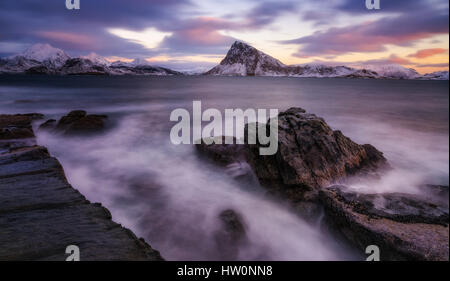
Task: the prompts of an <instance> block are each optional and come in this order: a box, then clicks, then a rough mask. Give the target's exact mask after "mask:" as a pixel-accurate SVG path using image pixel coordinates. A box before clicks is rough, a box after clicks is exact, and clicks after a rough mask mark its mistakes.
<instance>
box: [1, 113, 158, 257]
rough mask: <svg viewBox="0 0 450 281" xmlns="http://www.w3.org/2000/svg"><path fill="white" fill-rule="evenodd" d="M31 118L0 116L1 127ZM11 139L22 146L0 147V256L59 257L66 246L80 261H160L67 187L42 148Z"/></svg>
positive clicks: (107, 215) (56, 164) (54, 161)
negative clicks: (71, 247) (74, 249)
mask: <svg viewBox="0 0 450 281" xmlns="http://www.w3.org/2000/svg"><path fill="white" fill-rule="evenodd" d="M31 118H32V116H25V115H0V125H1V126H2V127H5V126H6V127H8V126H25V127H27V126H30V120H31ZM31 132H32V130H31ZM9 142H10V143H17V142H19V143H20V144H10V146H9V147H8V148H7V149H6V150H5V151H0V245H1V249H0V260H60V261H63V260H65V258H66V257H67V256H68V255H67V254H66V252H65V249H66V247H67V246H69V245H76V246H78V247H79V249H80V254H81V256H80V258H81V260H84V261H87V260H163V259H162V257H161V256H160V254H159V252H158V251H156V250H154V249H152V248H151V247H150V245H148V244H147V243H146V242H145V241H144V240H143V239H138V238H137V237H136V236H135V235H134V234H133V233H132V232H131V231H130V230H129V229H127V228H124V227H122V226H121V225H120V224H117V223H115V222H113V221H112V219H111V214H110V212H109V211H108V210H107V209H106V208H104V207H102V206H101V204H99V203H94V204H92V203H91V202H89V201H88V200H86V198H85V197H84V196H83V195H81V194H80V193H79V192H78V191H77V190H76V189H74V188H73V187H72V186H70V184H69V183H68V182H67V179H66V177H65V175H64V170H63V169H62V167H61V164H60V163H59V161H58V160H57V159H56V158H54V157H51V156H50V154H49V152H48V150H47V149H46V148H45V147H42V146H24V142H22V140H17V139H13V140H9Z"/></svg>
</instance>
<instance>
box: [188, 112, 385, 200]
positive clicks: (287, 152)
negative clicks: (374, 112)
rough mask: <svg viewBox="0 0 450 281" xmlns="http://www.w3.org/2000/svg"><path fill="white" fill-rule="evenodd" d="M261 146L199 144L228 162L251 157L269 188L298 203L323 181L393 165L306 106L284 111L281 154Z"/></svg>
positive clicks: (370, 173) (280, 118)
mask: <svg viewBox="0 0 450 281" xmlns="http://www.w3.org/2000/svg"><path fill="white" fill-rule="evenodd" d="M247 130H248V127H247V128H246V132H247ZM259 148H260V145H259V144H245V145H237V144H210V145H207V144H205V143H202V144H199V145H197V150H198V151H199V152H200V153H201V154H203V155H207V156H209V157H212V158H213V159H215V160H216V161H218V162H220V163H222V164H231V163H233V162H241V161H247V162H248V163H249V164H250V166H251V167H252V170H253V172H254V174H255V175H256V177H257V178H258V180H259V182H260V183H261V184H262V185H263V186H264V187H266V188H267V189H268V190H269V192H271V193H273V194H277V195H282V196H286V197H287V198H288V199H289V200H290V201H291V202H294V203H295V204H297V203H298V202H300V201H303V202H305V201H308V202H313V201H315V200H316V199H317V195H318V190H319V189H320V188H321V187H324V186H328V185H330V184H332V183H335V182H340V181H344V180H345V179H347V178H348V177H350V176H355V175H364V176H377V173H378V172H379V170H380V169H382V168H388V167H389V165H388V163H387V161H386V159H385V158H384V156H383V153H381V152H380V151H378V150H377V149H376V148H375V147H373V146H372V145H370V144H365V145H359V144H357V143H355V142H353V141H352V140H351V139H349V138H348V137H346V136H344V135H343V134H342V133H341V132H340V131H333V130H332V129H331V128H330V127H329V126H328V124H327V123H326V122H325V121H324V120H323V119H322V118H320V117H317V116H316V115H314V114H310V113H306V111H305V110H304V109H301V108H291V109H288V110H287V111H285V112H281V113H280V114H279V115H278V151H277V153H276V154H275V155H260V154H259ZM304 205H305V204H304Z"/></svg>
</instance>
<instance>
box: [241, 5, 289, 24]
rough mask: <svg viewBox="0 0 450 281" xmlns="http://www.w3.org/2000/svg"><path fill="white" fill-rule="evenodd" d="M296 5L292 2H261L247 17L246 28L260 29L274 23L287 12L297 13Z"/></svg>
mask: <svg viewBox="0 0 450 281" xmlns="http://www.w3.org/2000/svg"><path fill="white" fill-rule="evenodd" d="M296 9H297V6H296V4H294V3H293V2H291V1H283V2H282V1H273V2H261V3H259V4H258V5H257V6H256V7H255V8H253V9H252V10H251V11H250V12H248V13H247V14H246V16H245V18H246V19H247V22H246V23H245V24H244V26H245V27H250V28H260V27H263V26H265V25H268V24H270V23H272V22H273V21H274V20H275V19H276V18H277V17H278V16H280V15H281V14H283V13H287V12H295V11H296Z"/></svg>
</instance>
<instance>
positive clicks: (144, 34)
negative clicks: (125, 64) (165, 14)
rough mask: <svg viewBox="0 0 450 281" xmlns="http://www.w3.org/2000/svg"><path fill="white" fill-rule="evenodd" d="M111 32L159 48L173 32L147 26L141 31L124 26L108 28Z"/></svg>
mask: <svg viewBox="0 0 450 281" xmlns="http://www.w3.org/2000/svg"><path fill="white" fill-rule="evenodd" d="M107 30H108V32H109V33H111V34H113V35H116V36H119V37H121V38H124V39H127V40H129V41H130V42H134V43H137V44H140V45H142V46H144V47H146V48H149V49H152V48H157V47H158V46H159V44H160V43H161V42H162V41H163V40H164V38H165V37H167V36H171V35H172V33H171V32H161V31H159V30H157V29H156V28H153V27H151V28H147V29H144V30H142V31H140V32H137V31H133V30H127V29H124V28H108V29H107Z"/></svg>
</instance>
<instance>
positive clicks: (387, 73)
mask: <svg viewBox="0 0 450 281" xmlns="http://www.w3.org/2000/svg"><path fill="white" fill-rule="evenodd" d="M367 67H368V68H370V69H371V70H373V71H375V72H377V73H378V75H380V76H381V77H382V78H387V79H418V78H420V74H419V73H418V72H417V71H416V70H415V69H412V68H406V67H403V66H401V65H398V64H387V65H381V66H367Z"/></svg>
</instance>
